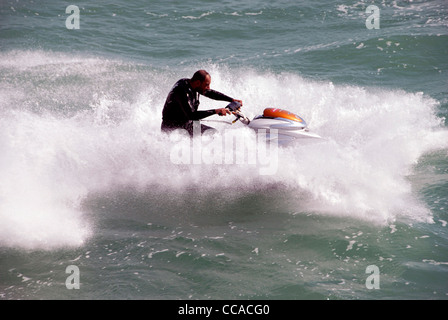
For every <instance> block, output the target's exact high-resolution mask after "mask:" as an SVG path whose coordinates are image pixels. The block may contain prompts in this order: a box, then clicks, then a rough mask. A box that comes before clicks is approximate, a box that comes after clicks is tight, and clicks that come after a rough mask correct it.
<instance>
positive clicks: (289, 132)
mask: <svg viewBox="0 0 448 320" xmlns="http://www.w3.org/2000/svg"><path fill="white" fill-rule="evenodd" d="M226 108H227V109H229V110H230V111H231V112H232V113H233V114H234V115H235V116H236V119H235V120H234V121H233V122H236V121H238V120H240V121H241V122H242V123H244V124H246V125H247V126H248V127H249V128H252V129H254V130H256V131H257V132H258V130H259V129H265V130H266V138H267V139H268V140H269V141H274V140H276V141H277V142H278V143H279V144H281V145H283V144H289V143H291V142H294V141H296V140H301V141H303V140H304V139H307V140H309V139H322V137H321V136H319V135H318V134H315V133H312V132H310V131H309V130H308V126H307V124H306V122H305V120H303V119H302V118H301V117H299V116H298V115H297V114H294V113H292V112H289V111H286V110H283V109H278V108H266V109H264V111H263V114H262V115H259V116H256V117H255V118H254V119H252V120H250V119H249V118H247V117H246V116H245V115H244V114H243V113H242V112H241V105H240V104H239V103H238V102H236V101H234V102H231V103H230V104H229V105H227V106H226Z"/></svg>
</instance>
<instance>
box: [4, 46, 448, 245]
mask: <svg viewBox="0 0 448 320" xmlns="http://www.w3.org/2000/svg"><path fill="white" fill-rule="evenodd" d="M23 56H26V57H27V59H28V62H27V64H25V65H23V63H22V60H23V59H22V58H23ZM0 58H1V59H0V61H2V62H1V64H0V73H1V74H4V73H7V74H8V78H5V77H2V80H1V82H2V88H3V89H2V99H1V102H0V103H1V105H0V112H1V117H0V150H1V154H2V157H1V158H0V199H1V200H2V201H1V203H0V222H1V223H0V225H1V227H0V228H1V229H0V230H1V232H0V245H1V246H7V247H8V246H12V247H24V248H31V249H33V248H54V247H64V246H79V245H82V244H83V243H84V242H85V241H86V240H88V239H89V237H91V236H92V233H93V230H94V225H92V224H94V222H91V221H90V219H89V218H87V217H86V214H85V212H83V210H82V201H83V199H85V198H86V197H87V196H88V195H89V194H92V193H100V194H108V193H109V192H113V191H114V190H117V189H120V188H127V189H129V188H131V189H136V190H155V191H154V192H159V191H158V190H170V191H172V192H179V193H182V192H185V191H186V190H190V189H191V188H193V189H195V190H200V192H202V193H207V192H208V193H211V194H212V193H215V192H216V191H217V190H226V192H229V193H234V194H239V195H241V194H245V193H247V194H249V193H252V192H254V190H255V191H257V190H258V191H259V192H266V191H269V190H270V189H271V188H273V187H274V188H277V189H279V190H282V192H285V193H286V194H288V195H289V198H290V199H292V200H293V201H296V203H297V206H298V208H300V210H307V211H313V212H317V213H321V214H332V215H336V216H344V217H352V218H354V219H362V220H366V221H373V222H376V223H384V222H386V223H387V222H390V221H394V220H395V219H397V218H398V219H399V218H402V217H404V218H406V219H411V220H418V221H431V219H432V217H431V213H430V211H429V210H428V209H427V208H426V207H425V205H423V204H422V203H421V202H420V201H419V200H418V197H416V196H415V195H414V193H413V190H412V185H411V183H410V181H409V180H408V176H409V175H412V174H413V166H414V165H415V164H416V163H417V162H418V161H419V158H420V157H421V156H422V155H423V154H425V153H428V152H430V151H432V150H438V149H447V148H448V145H447V141H448V132H447V131H446V128H444V127H443V123H442V122H443V120H442V119H440V118H438V117H437V116H436V115H435V114H436V112H437V108H438V106H439V103H438V101H436V100H434V99H433V98H430V97H428V96H426V95H425V94H423V93H409V92H406V91H398V90H388V89H383V88H365V87H359V86H348V85H334V84H333V83H331V82H325V81H310V80H308V79H306V78H303V77H301V76H299V75H297V74H294V73H287V72H286V73H281V74H276V73H273V72H261V71H258V70H255V69H249V68H246V69H238V70H234V69H231V68H229V67H226V66H224V65H213V64H209V65H207V66H205V67H206V68H207V69H208V70H209V72H210V73H211V75H212V87H213V88H215V89H216V90H219V91H222V92H224V93H226V94H229V95H231V96H233V97H235V98H238V99H243V101H244V107H243V108H244V109H245V112H246V114H247V115H249V116H250V117H253V116H255V115H257V114H259V113H261V112H262V110H263V109H264V108H265V107H281V108H283V109H287V110H289V111H291V112H295V113H298V114H300V115H301V116H303V118H304V119H306V120H307V122H308V123H309V126H310V128H311V129H312V131H314V132H317V133H319V134H320V135H321V136H323V137H325V138H326V139H325V140H324V141H322V142H320V143H316V144H310V145H306V146H302V145H295V146H291V147H287V148H282V149H280V150H279V153H278V159H277V160H278V163H277V167H276V170H275V172H274V173H273V174H269V175H260V171H259V170H258V169H259V166H257V165H256V164H255V165H254V164H251V163H249V162H245V161H243V162H242V163H239V164H234V163H233V164H232V163H230V164H225V163H223V162H221V163H213V162H212V163H205V162H204V161H202V162H200V163H196V164H191V165H182V164H178V163H173V161H172V158H170V155H171V152H172V151H173V149H172V148H173V140H172V139H171V140H170V138H169V137H168V136H166V135H165V134H163V133H161V132H160V122H161V111H162V107H163V104H164V100H165V98H166V94H167V93H168V91H169V89H170V88H171V86H172V85H173V84H174V82H175V81H176V80H177V79H178V78H181V77H189V76H191V75H192V73H193V72H194V71H195V69H196V68H199V66H189V67H185V68H184V69H183V70H176V71H173V70H170V69H165V70H162V69H160V70H154V69H153V68H149V67H145V66H140V65H139V66H137V65H134V64H132V63H126V62H122V61H113V60H108V61H103V60H102V59H90V58H84V57H82V56H72V55H69V54H60V53H52V52H44V51H36V52H32V51H27V52H19V54H17V52H14V53H1V54H0ZM86 66H88V67H86ZM105 66H106V67H105ZM201 67H204V66H201ZM61 70H64V72H65V79H66V81H62V82H61V81H46V80H47V79H46V78H48V77H49V76H50V74H51V73H52V72H60V71H61ZM110 70H113V72H110ZM36 79H40V80H39V81H40V82H39V83H40V85H36ZM68 79H70V81H68ZM23 88H31V89H32V90H31V91H29V92H24V91H23ZM79 90H81V92H78V91H79ZM52 92H53V94H52ZM64 94H65V95H66V96H64ZM62 97H65V100H62ZM61 101H62V102H61ZM201 101H202V103H201V108H202V109H209V108H215V107H223V106H224V105H223V102H219V101H212V100H208V99H207V98H202V100H201ZM50 102H51V103H50ZM36 104H38V105H39V110H38V112H37V111H36V108H35V105H36ZM67 105H70V106H71V108H70V110H71V112H60V110H58V108H59V109H64V108H66V106H67ZM12 106H14V107H12ZM76 106H78V109H76ZM217 120H222V119H217ZM211 125H212V126H213V124H211ZM218 127H220V128H221V129H222V128H224V129H230V128H232V130H235V131H236V132H238V135H239V136H241V137H242V138H244V139H246V141H249V144H250V143H251V142H253V143H252V145H254V144H255V142H256V141H255V140H254V139H255V135H254V134H253V132H251V131H250V130H248V129H247V128H245V127H243V126H242V125H234V126H233V127H230V126H228V125H227V124H222V126H221V125H218ZM209 139H212V141H213V139H215V140H214V141H215V142H216V143H218V142H221V141H223V140H222V139H224V136H220V135H217V136H215V137H210V138H209ZM177 141H180V140H177ZM186 141H189V140H186ZM186 143H189V142H186ZM217 152H225V149H223V150H221V151H219V150H218V151H217ZM243 152H247V150H243ZM224 156H225V155H224V154H220V155H219V154H218V158H221V159H222V158H223V157H224ZM242 159H244V157H243V158H242ZM160 192H163V191H160ZM205 205H206V204H205ZM300 210H298V211H300Z"/></svg>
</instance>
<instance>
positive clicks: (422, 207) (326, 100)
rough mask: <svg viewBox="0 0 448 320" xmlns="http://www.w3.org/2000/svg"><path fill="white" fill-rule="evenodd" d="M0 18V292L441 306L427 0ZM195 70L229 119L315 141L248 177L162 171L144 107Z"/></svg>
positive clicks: (164, 157)
mask: <svg viewBox="0 0 448 320" xmlns="http://www.w3.org/2000/svg"><path fill="white" fill-rule="evenodd" d="M371 4H374V5H376V6H377V7H378V8H379V9H380V16H379V19H380V20H379V21H380V25H379V29H368V28H367V27H366V19H368V17H369V15H370V14H369V13H366V8H367V6H368V5H371ZM69 5H76V6H77V7H78V8H79V29H67V27H66V20H67V18H69V16H70V13H66V11H65V10H66V8H67V6H69ZM0 15H1V17H0V30H1V31H0V48H1V49H0V82H1V85H0V92H1V94H0V150H1V153H0V154H1V155H0V297H1V299H5V300H6V299H185V300H188V299H192V300H196V299H288V300H289V299H292V300H295V299H349V300H356V299H444V300H446V299H447V297H448V280H447V279H448V277H447V276H448V232H447V221H448V152H447V151H448V130H447V123H446V117H447V115H448V91H447V89H448V77H447V72H448V60H447V59H446V57H447V54H448V6H447V4H446V3H445V2H444V1H423V2H420V1H413V2H408V1H390V2H380V1H378V2H375V1H345V2H337V3H328V2H325V1H310V2H305V1H276V2H265V1H243V2H242V1H233V0H229V1H222V2H219V3H216V2H213V1H189V2H183V1H132V2H131V3H125V2H119V1H94V2H91V1H89V2H87V1H84V2H76V3H72V2H69V1H44V2H43V3H38V2H33V1H18V2H17V1H2V3H1V4H0ZM198 69H207V70H208V71H209V72H210V74H211V76H212V85H211V87H212V88H214V89H216V90H219V91H222V92H223V93H225V94H228V95H230V96H232V97H234V98H237V99H242V100H243V102H244V106H243V108H244V111H245V113H246V114H247V115H248V116H249V117H251V118H252V117H254V116H256V115H258V114H260V113H261V112H262V110H263V109H264V108H266V107H280V108H283V109H287V110H289V111H292V112H295V113H298V114H300V115H301V116H302V117H303V118H304V119H306V121H307V123H308V124H309V127H310V130H311V131H312V132H315V133H318V134H319V135H321V136H322V137H324V138H325V139H324V140H322V141H320V142H318V143H311V144H306V145H301V144H298V145H293V146H289V147H285V148H280V149H279V150H278V158H277V161H278V162H277V163H276V168H275V169H276V170H275V172H274V173H273V174H269V175H262V174H260V170H259V169H260V168H259V167H260V165H259V164H258V165H257V164H255V165H254V164H251V163H249V162H248V161H247V162H244V161H243V163H237V164H235V163H234V164H233V165H232V164H226V163H221V164H216V163H212V164H207V163H204V162H202V163H198V164H194V163H191V164H183V165H182V164H176V163H173V161H172V157H171V156H172V150H173V147H172V145H173V140H172V139H171V140H170V138H169V137H167V136H165V135H163V134H162V133H161V132H160V123H161V112H162V108H163V104H164V102H165V98H166V95H167V94H168V92H169V90H170V88H171V87H172V85H173V84H174V83H175V82H176V81H177V80H178V79H180V78H184V77H190V76H191V75H192V74H193V73H194V71H196V70H198ZM201 102H202V103H201V108H203V109H209V108H218V107H223V106H225V104H223V102H219V101H212V100H208V99H207V98H205V97H203V98H202V99H201ZM209 119H210V120H223V118H218V117H216V118H209ZM229 119H230V117H228V118H227V119H226V120H229ZM210 125H213V126H216V127H217V128H220V129H222V130H223V132H224V133H223V135H222V136H218V137H215V138H213V139H216V140H212V141H214V142H215V143H217V142H220V141H221V140H220V139H223V137H225V133H226V132H227V134H228V131H226V129H230V130H233V131H232V132H237V134H238V135H239V136H241V137H242V138H244V139H246V141H249V142H253V144H255V143H256V141H255V140H254V139H255V138H254V136H253V133H252V132H251V131H250V130H248V129H247V128H245V127H244V126H243V125H242V124H235V125H232V126H228V125H224V124H222V123H218V122H216V123H214V122H210ZM230 151H235V154H236V153H237V152H238V150H230ZM228 152H229V150H221V151H219V150H218V151H217V154H216V155H217V158H221V159H222V158H224V157H225V156H226V154H228ZM68 266H75V267H77V268H78V270H79V276H80V277H79V280H80V287H79V289H69V288H67V286H66V280H67V278H68V277H69V276H70V274H69V273H66V268H67V267H68ZM369 266H375V267H377V270H378V272H379V273H378V274H370V273H369V272H367V270H368V267H369ZM375 275H377V276H378V277H376V278H372V277H371V276H375ZM372 279H373V280H372ZM372 281H373V282H372ZM369 284H375V287H373V288H372V287H371V286H369ZM376 285H377V286H376Z"/></svg>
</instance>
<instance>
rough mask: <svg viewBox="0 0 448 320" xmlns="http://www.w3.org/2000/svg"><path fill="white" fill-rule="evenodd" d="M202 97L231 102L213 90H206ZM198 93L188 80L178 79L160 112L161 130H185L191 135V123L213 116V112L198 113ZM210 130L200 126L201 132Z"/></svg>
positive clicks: (230, 99)
mask: <svg viewBox="0 0 448 320" xmlns="http://www.w3.org/2000/svg"><path fill="white" fill-rule="evenodd" d="M202 95H204V96H206V97H207V98H210V99H213V100H221V101H228V102H232V101H233V99H232V98H230V97H229V96H226V95H225V94H222V93H220V92H218V91H215V90H207V91H205V92H204V93H203V94H202ZM198 107H199V93H198V92H196V91H194V90H193V88H192V87H191V84H190V79H180V80H179V81H177V82H176V84H175V85H174V87H173V88H172V89H171V91H170V93H169V94H168V97H167V98H166V102H165V106H164V107H163V111H162V117H163V121H162V130H163V131H172V130H175V129H185V130H187V131H188V132H189V133H190V135H193V121H195V120H200V119H204V118H206V117H209V116H211V115H214V114H215V110H204V111H198ZM207 129H211V128H210V127H208V126H205V125H201V132H204V131H205V130H207Z"/></svg>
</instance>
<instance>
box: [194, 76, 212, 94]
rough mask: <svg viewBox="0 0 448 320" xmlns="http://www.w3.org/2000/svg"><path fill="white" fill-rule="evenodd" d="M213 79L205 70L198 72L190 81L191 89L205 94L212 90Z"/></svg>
mask: <svg viewBox="0 0 448 320" xmlns="http://www.w3.org/2000/svg"><path fill="white" fill-rule="evenodd" d="M211 82H212V78H211V77H210V74H209V73H208V72H207V71H205V70H198V71H196V72H195V73H194V75H193V77H192V78H191V79H190V83H191V87H192V88H193V90H195V91H197V92H199V93H201V94H202V93H204V92H205V91H206V90H210V83H211Z"/></svg>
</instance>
